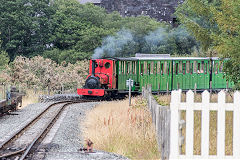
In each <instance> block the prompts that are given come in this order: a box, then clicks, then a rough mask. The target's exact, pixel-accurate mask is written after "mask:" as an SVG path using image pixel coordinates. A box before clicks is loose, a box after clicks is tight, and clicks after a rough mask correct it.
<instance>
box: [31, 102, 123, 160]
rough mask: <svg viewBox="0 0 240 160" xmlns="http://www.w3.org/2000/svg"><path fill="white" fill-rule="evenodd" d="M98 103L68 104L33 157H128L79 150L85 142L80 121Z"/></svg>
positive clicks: (65, 159) (59, 159)
mask: <svg viewBox="0 0 240 160" xmlns="http://www.w3.org/2000/svg"><path fill="white" fill-rule="evenodd" d="M96 104H98V103H92V102H91V103H82V104H73V105H71V106H68V107H67V108H66V109H65V111H64V112H63V113H62V115H61V116H60V118H59V119H58V122H57V123H56V124H55V125H54V127H53V128H52V129H51V131H50V133H49V134H48V136H47V137H46V138H45V139H44V141H43V142H42V144H41V145H40V146H39V148H38V154H36V155H35V157H34V158H33V159H40V158H41V159H44V160H77V159H85V160H90V159H99V160H100V159H121V160H122V159H127V158H125V157H123V156H121V155H117V154H114V153H108V152H104V151H97V150H94V153H84V152H82V151H79V149H80V148H81V147H83V144H84V143H85V142H84V140H83V137H82V136H81V133H82V131H81V130H82V126H80V122H81V121H83V120H84V118H85V116H86V111H89V110H91V109H92V108H94V107H95V106H96Z"/></svg>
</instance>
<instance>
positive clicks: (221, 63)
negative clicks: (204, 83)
mask: <svg viewBox="0 0 240 160" xmlns="http://www.w3.org/2000/svg"><path fill="white" fill-rule="evenodd" d="M219 72H223V62H220V65H219Z"/></svg>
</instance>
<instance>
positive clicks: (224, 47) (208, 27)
mask: <svg viewBox="0 0 240 160" xmlns="http://www.w3.org/2000/svg"><path fill="white" fill-rule="evenodd" d="M239 2H240V1H239V0H237V1H235V0H220V1H207V0H186V1H185V2H184V3H183V5H181V6H180V7H179V8H178V10H177V12H176V13H177V16H178V18H179V20H180V21H181V22H182V23H183V24H184V25H185V26H186V27H187V28H188V29H189V30H190V31H191V32H192V33H193V34H194V36H195V37H196V39H197V40H199V41H201V44H202V47H203V48H204V49H205V50H206V49H209V48H210V49H214V50H216V51H217V52H218V53H219V56H221V57H222V58H228V60H227V62H226V63H225V67H224V71H225V72H226V75H227V78H228V79H230V80H232V81H233V82H234V83H235V84H236V86H238V85H239V82H240V70H239V69H240V64H239V60H240V54H239V50H240V37H239V35H240V3H239Z"/></svg>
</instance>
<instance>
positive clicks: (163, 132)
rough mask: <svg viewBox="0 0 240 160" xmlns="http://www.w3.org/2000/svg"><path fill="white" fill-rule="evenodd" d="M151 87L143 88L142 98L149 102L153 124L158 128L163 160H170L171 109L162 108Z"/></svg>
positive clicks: (158, 139)
mask: <svg viewBox="0 0 240 160" xmlns="http://www.w3.org/2000/svg"><path fill="white" fill-rule="evenodd" d="M151 93H152V92H151V86H148V88H147V89H146V88H143V92H142V96H143V97H144V98H146V99H147V101H148V108H149V110H150V112H151V114H152V122H153V124H154V125H155V128H156V134H157V142H158V148H159V151H160V152H161V159H169V153H170V116H171V115H170V108H169V107H167V106H160V105H159V104H158V103H157V102H156V100H155V99H154V97H153V96H152V94H151Z"/></svg>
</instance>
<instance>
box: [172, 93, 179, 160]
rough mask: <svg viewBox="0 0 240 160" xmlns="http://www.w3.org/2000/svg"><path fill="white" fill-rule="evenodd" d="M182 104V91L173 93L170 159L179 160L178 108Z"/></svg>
mask: <svg viewBox="0 0 240 160" xmlns="http://www.w3.org/2000/svg"><path fill="white" fill-rule="evenodd" d="M180 102H181V90H178V91H172V95H171V104H170V109H171V125H170V128H171V129H170V152H171V154H170V159H177V158H178V155H179V146H178V139H179V130H178V121H179V111H178V106H179V103H180Z"/></svg>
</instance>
